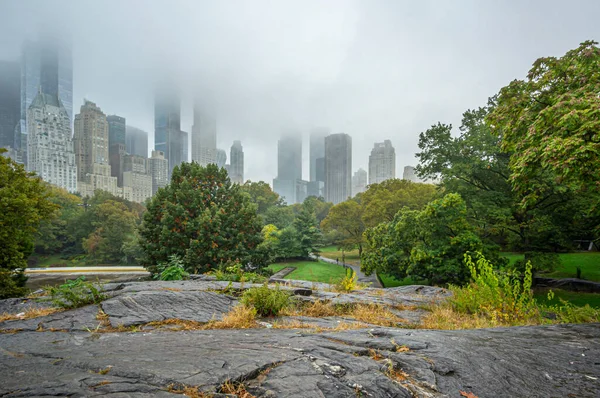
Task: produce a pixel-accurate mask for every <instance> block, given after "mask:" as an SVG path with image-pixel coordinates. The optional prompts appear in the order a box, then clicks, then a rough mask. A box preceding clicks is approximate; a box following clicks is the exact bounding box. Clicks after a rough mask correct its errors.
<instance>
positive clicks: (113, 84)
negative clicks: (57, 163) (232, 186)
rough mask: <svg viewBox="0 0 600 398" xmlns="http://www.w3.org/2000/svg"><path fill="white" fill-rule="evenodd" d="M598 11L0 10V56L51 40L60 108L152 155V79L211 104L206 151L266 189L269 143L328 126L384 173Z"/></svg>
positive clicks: (583, 32) (187, 122)
mask: <svg viewBox="0 0 600 398" xmlns="http://www.w3.org/2000/svg"><path fill="white" fill-rule="evenodd" d="M598 15H600V2H598V1H593V0H591V1H571V2H565V1H548V0H540V1H523V0H521V1H502V2H499V1H491V0H490V1H482V0H479V1H477V0H474V1H452V2H449V1H418V2H417V1H413V2H403V1H395V0H390V1H351V0H344V1H323V0H319V1H307V0H303V1H285V0H279V1H258V0H252V1H250V0H247V1H241V0H240V1H217V0H215V1H192V0H190V1H173V0H169V1H152V0H119V1H108V0H102V1H98V0H96V1H85V0H72V1H59V0H53V1H42V0H39V1H34V0H0V59H4V60H13V59H17V57H18V56H19V52H20V47H21V44H22V42H23V40H24V39H26V38H31V39H36V38H37V36H38V33H39V32H40V31H42V30H44V29H53V30H60V31H61V33H62V34H64V35H65V36H67V37H69V40H70V41H71V43H72V48H73V74H74V75H73V88H74V92H73V106H74V110H76V113H78V111H79V107H80V106H81V104H82V103H83V99H84V98H86V99H89V100H91V101H94V102H96V103H97V104H98V105H99V106H100V107H101V108H102V110H103V111H104V112H105V113H106V114H117V115H120V116H124V117H126V118H127V123H128V124H130V125H133V126H136V127H139V128H142V129H144V130H146V131H147V132H148V133H149V143H150V145H151V147H153V144H154V138H153V136H154V114H153V112H154V106H153V101H154V94H153V88H154V83H155V81H156V79H172V81H173V84H177V85H178V86H179V87H180V88H181V90H182V93H183V94H182V98H183V102H182V124H181V127H182V129H183V130H185V131H188V132H190V131H191V125H192V123H193V120H192V119H193V112H192V98H193V97H194V95H198V93H200V95H201V96H202V95H203V93H206V96H207V97H210V98H214V101H215V103H216V109H217V123H218V130H217V134H218V136H217V144H218V147H219V148H222V149H226V151H227V152H228V155H229V147H230V146H231V144H232V142H233V140H235V139H239V140H241V141H242V144H243V146H244V151H245V178H246V179H252V180H264V181H266V182H269V183H271V182H272V179H273V177H275V176H276V173H277V164H276V162H277V156H276V151H277V139H278V138H279V136H280V135H281V133H282V132H283V131H286V130H290V129H296V130H299V131H301V132H302V133H303V135H304V148H303V149H304V156H303V158H304V178H305V179H308V176H309V175H308V134H309V131H310V129H312V128H314V127H318V126H326V127H328V128H329V129H331V131H332V132H335V133H338V132H345V133H347V134H349V135H351V136H352V139H353V167H352V168H353V171H355V170H357V169H358V168H359V167H362V168H364V169H365V170H368V167H367V166H368V156H369V153H370V150H371V148H372V147H373V143H374V142H376V141H377V142H379V141H383V140H384V139H390V140H391V141H392V143H393V145H394V147H395V148H396V158H397V175H398V176H401V175H402V168H403V167H404V166H405V165H408V164H413V165H414V164H415V157H414V154H415V152H417V150H418V148H417V142H418V134H419V133H420V132H422V131H424V130H425V129H427V128H428V127H429V126H431V125H432V124H434V123H436V122H437V121H442V122H446V123H452V124H454V125H455V126H456V127H458V125H459V124H460V119H461V114H462V113H463V112H464V111H465V110H466V109H469V108H474V107H477V106H480V105H484V104H485V103H486V100H487V98H488V97H489V96H491V95H493V94H495V93H496V92H497V91H498V90H499V89H500V88H501V87H502V86H504V85H506V84H508V83H509V82H510V81H511V80H513V79H515V78H523V77H524V76H525V74H526V72H527V70H528V69H529V67H530V66H531V64H532V63H533V61H534V60H535V59H536V58H538V57H541V56H548V55H555V56H560V55H562V54H564V53H565V52H566V51H567V50H569V49H571V48H574V47H576V46H577V45H578V44H579V43H580V42H582V41H584V40H587V39H598V38H600V34H599V33H600V32H599V31H600V24H599V23H598V22H597V19H598Z"/></svg>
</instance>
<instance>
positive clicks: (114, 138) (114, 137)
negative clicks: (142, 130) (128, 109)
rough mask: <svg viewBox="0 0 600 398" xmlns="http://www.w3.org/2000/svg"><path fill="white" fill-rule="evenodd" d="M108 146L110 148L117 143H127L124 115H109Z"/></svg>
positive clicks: (107, 119)
mask: <svg viewBox="0 0 600 398" xmlns="http://www.w3.org/2000/svg"><path fill="white" fill-rule="evenodd" d="M106 121H107V122H108V146H109V148H110V147H111V146H113V145H116V144H122V145H125V132H126V125H127V123H126V121H125V118H124V117H121V116H117V115H108V116H107V117H106Z"/></svg>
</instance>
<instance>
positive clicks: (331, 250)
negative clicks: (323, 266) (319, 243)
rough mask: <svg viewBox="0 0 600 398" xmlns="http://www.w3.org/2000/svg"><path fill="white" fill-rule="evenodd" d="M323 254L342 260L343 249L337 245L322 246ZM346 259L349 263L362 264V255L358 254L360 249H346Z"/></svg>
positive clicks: (326, 256)
mask: <svg viewBox="0 0 600 398" xmlns="http://www.w3.org/2000/svg"><path fill="white" fill-rule="evenodd" d="M321 256H323V257H325V258H330V259H332V260H338V259H339V260H340V262H341V261H342V251H341V250H338V248H337V246H327V247H323V248H321ZM344 259H345V261H346V263H347V264H352V265H360V256H359V255H358V249H355V250H350V251H348V250H344Z"/></svg>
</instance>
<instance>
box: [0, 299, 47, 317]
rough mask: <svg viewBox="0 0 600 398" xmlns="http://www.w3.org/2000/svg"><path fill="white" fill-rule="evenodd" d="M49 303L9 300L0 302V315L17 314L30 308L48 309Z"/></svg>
mask: <svg viewBox="0 0 600 398" xmlns="http://www.w3.org/2000/svg"><path fill="white" fill-rule="evenodd" d="M50 307H52V304H51V303H49V302H40V301H37V300H35V299H27V298H10V299H4V300H0V314H18V313H19V312H24V311H26V310H28V309H30V308H50Z"/></svg>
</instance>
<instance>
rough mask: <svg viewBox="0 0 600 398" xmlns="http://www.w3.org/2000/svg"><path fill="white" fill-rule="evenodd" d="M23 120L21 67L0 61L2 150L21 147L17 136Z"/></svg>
mask: <svg viewBox="0 0 600 398" xmlns="http://www.w3.org/2000/svg"><path fill="white" fill-rule="evenodd" d="M20 120H21V67H20V65H19V63H18V62H6V61H0V148H13V149H14V148H16V146H17V145H19V146H20V145H21V141H20V138H21V137H20V135H19V136H16V135H15V132H16V131H17V126H18V124H19V122H20Z"/></svg>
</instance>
